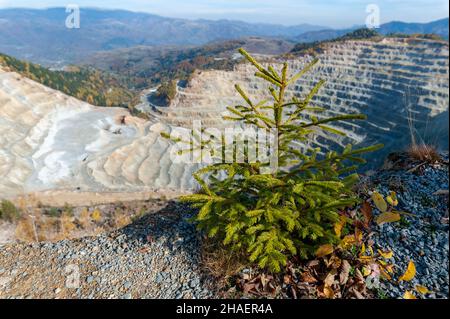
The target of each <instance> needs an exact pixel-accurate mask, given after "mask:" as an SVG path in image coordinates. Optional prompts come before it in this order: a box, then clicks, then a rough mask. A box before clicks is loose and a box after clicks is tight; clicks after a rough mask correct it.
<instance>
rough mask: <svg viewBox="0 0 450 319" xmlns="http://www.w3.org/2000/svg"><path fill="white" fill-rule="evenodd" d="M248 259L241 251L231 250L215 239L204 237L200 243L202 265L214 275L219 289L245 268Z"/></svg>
mask: <svg viewBox="0 0 450 319" xmlns="http://www.w3.org/2000/svg"><path fill="white" fill-rule="evenodd" d="M246 264H248V261H247V260H246V258H245V255H244V254H243V253H239V252H232V251H230V249H228V248H227V247H225V246H224V245H223V244H222V243H221V242H218V241H217V240H215V239H209V238H206V239H204V241H203V243H202V265H203V267H204V268H205V269H206V270H207V272H208V273H209V274H210V275H211V276H212V277H214V278H215V279H216V280H217V282H215V285H216V284H217V286H218V288H219V289H222V288H225V287H226V286H227V285H228V280H229V279H230V278H231V277H233V276H235V275H236V274H237V273H239V271H241V270H242V269H243V268H245V266H246Z"/></svg>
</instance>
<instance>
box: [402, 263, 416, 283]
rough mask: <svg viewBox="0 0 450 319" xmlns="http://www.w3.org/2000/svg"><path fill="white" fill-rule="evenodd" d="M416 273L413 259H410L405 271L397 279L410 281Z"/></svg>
mask: <svg viewBox="0 0 450 319" xmlns="http://www.w3.org/2000/svg"><path fill="white" fill-rule="evenodd" d="M415 275H416V265H414V263H413V261H412V260H410V261H409V264H408V268H406V271H405V273H404V274H403V275H402V276H401V277H400V278H399V279H398V280H399V281H402V280H403V281H410V280H412V279H413V278H414V276H415Z"/></svg>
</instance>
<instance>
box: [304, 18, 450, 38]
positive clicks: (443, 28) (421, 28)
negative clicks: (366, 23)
mask: <svg viewBox="0 0 450 319" xmlns="http://www.w3.org/2000/svg"><path fill="white" fill-rule="evenodd" d="M448 24H449V18H444V19H440V20H436V21H432V22H429V23H407V22H400V21H392V22H388V23H385V24H382V25H381V26H380V28H378V29H376V31H377V32H378V33H380V34H382V35H388V34H392V33H399V34H416V33H421V34H436V35H439V36H441V37H442V38H444V39H447V40H448V29H449V26H448ZM358 28H360V27H359V26H355V27H352V28H348V29H340V30H335V29H323V30H314V31H308V32H305V33H302V34H300V35H299V36H297V37H295V40H296V41H297V42H315V41H325V40H331V39H335V38H337V37H340V36H343V35H345V34H347V33H349V32H351V31H354V30H356V29H358Z"/></svg>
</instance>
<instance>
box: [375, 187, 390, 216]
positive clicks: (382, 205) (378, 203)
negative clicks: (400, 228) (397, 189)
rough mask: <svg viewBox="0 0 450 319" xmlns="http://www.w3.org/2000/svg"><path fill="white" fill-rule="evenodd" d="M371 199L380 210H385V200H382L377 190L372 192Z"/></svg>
mask: <svg viewBox="0 0 450 319" xmlns="http://www.w3.org/2000/svg"><path fill="white" fill-rule="evenodd" d="M372 200H373V202H374V203H375V206H376V207H377V208H378V209H379V210H380V211H381V212H382V213H384V212H385V211H387V208H388V207H387V204H386V201H385V200H384V197H383V195H381V194H380V193H378V192H373V193H372Z"/></svg>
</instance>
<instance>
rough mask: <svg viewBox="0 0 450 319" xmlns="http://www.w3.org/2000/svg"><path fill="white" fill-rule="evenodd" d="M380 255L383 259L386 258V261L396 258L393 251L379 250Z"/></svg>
mask: <svg viewBox="0 0 450 319" xmlns="http://www.w3.org/2000/svg"><path fill="white" fill-rule="evenodd" d="M378 253H379V254H380V256H381V257H383V258H385V259H389V258H392V257H393V256H394V253H393V252H392V251H386V252H385V251H381V250H379V249H378Z"/></svg>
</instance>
